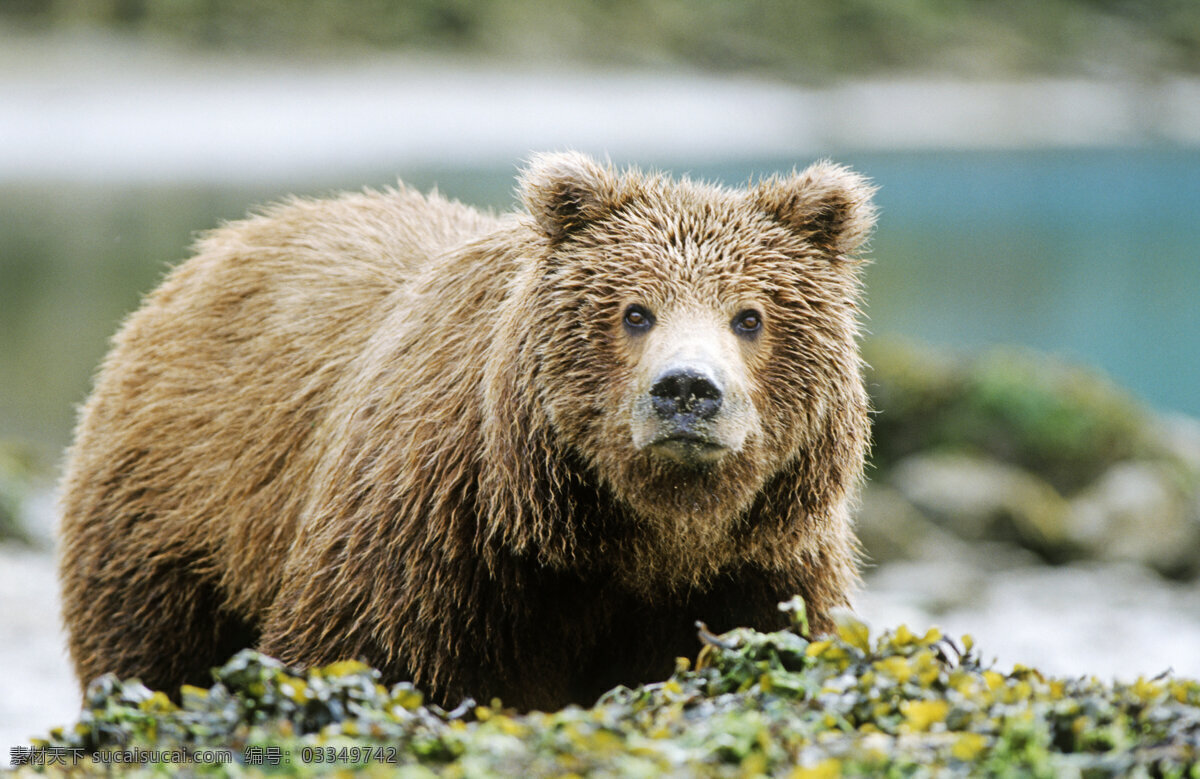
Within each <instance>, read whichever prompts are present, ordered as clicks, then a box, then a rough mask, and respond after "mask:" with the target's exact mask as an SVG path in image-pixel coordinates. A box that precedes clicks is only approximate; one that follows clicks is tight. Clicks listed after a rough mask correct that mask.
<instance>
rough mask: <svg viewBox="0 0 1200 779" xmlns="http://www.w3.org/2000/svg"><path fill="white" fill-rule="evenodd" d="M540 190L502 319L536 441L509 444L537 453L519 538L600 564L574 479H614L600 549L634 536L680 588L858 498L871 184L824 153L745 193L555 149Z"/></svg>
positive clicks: (541, 160) (653, 576)
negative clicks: (580, 521)
mask: <svg viewBox="0 0 1200 779" xmlns="http://www.w3.org/2000/svg"><path fill="white" fill-rule="evenodd" d="M520 192H521V196H522V197H523V199H524V201H525V204H526V206H527V207H528V209H529V212H530V216H531V217H532V221H531V222H529V223H527V224H526V226H525V227H526V229H529V230H531V231H532V232H533V233H534V239H533V241H532V242H531V243H530V247H531V248H530V249H528V250H527V251H529V253H530V254H531V255H532V256H530V257H529V262H528V265H527V267H526V268H525V273H524V275H523V276H522V277H521V278H520V279H519V280H518V281H517V283H516V286H515V288H514V290H513V292H512V293H511V294H510V301H511V302H513V305H512V306H510V308H509V309H508V310H507V311H506V316H505V317H504V318H503V322H502V325H501V328H500V331H501V333H502V334H501V335H500V336H499V338H500V339H501V340H502V341H503V342H504V343H506V344H514V347H513V348H514V352H513V356H512V359H509V360H500V361H498V362H497V364H496V366H495V368H494V369H493V373H494V377H493V378H494V380H493V381H492V382H491V383H490V386H491V387H493V388H495V387H502V386H508V387H509V388H510V389H509V390H508V392H505V391H503V390H494V389H493V390H489V400H490V402H491V403H492V404H493V407H494V409H495V412H496V413H494V414H492V418H494V419H495V418H501V419H504V420H506V422H505V423H504V424H507V425H511V427H509V429H508V431H507V432H508V434H509V435H510V436H518V437H519V436H525V437H527V439H526V440H524V441H521V442H517V443H515V444H514V442H509V443H508V444H507V445H506V447H504V448H501V449H500V451H506V452H510V453H511V452H513V451H514V449H513V448H512V447H513V446H514V445H516V446H517V448H516V450H515V451H516V452H523V453H526V454H528V456H529V458H530V462H525V463H513V464H512V465H511V467H510V470H511V473H509V474H508V479H507V480H508V481H510V484H509V492H510V493H512V491H513V490H516V491H517V492H522V491H527V493H526V494H525V495H523V496H521V495H516V496H514V497H513V500H514V501H515V502H517V503H524V505H525V509H524V513H525V515H526V519H527V520H528V522H527V526H528V528H529V529H532V531H533V532H531V533H528V534H525V535H521V534H520V533H517V532H515V531H514V530H513V528H505V529H504V532H505V535H506V536H509V537H511V538H512V539H513V540H515V541H516V542H517V544H518V545H520V544H521V543H522V542H526V543H529V544H530V545H531V548H533V549H537V550H538V552H539V553H540V554H542V555H543V556H544V557H545V558H546V559H547V560H548V561H551V562H553V561H554V560H555V559H556V558H558V557H560V556H562V557H570V558H577V557H579V556H580V554H583V553H585V552H586V551H588V550H583V552H581V550H580V549H579V548H578V542H579V539H580V538H581V537H584V536H588V535H589V534H590V532H591V531H590V530H589V528H580V527H576V526H575V525H573V524H572V520H571V518H570V517H567V516H563V512H564V511H567V512H569V511H570V504H571V502H572V500H584V499H585V498H582V497H580V495H582V493H581V492H580V491H579V490H576V489H573V488H572V486H571V484H572V481H574V482H589V481H595V482H596V483H597V484H598V485H599V488H600V491H601V493H603V494H602V495H601V496H600V497H599V498H598V499H599V500H606V499H611V501H612V502H613V504H614V506H615V507H616V508H615V509H614V510H613V511H612V512H610V514H612V515H613V516H612V517H610V518H609V521H608V523H607V525H606V527H605V529H604V531H603V535H602V537H601V538H600V542H601V543H604V544H608V545H609V546H610V547H618V546H620V545H621V543H620V542H618V541H617V540H616V539H617V538H624V539H626V542H627V545H628V549H624V550H620V551H618V550H616V549H610V550H609V553H610V554H612V553H614V552H616V553H617V554H618V555H620V557H621V559H623V560H626V562H627V564H628V565H629V566H631V568H630V570H636V571H637V573H636V574H631V576H634V577H635V578H637V579H638V582H639V583H641V582H654V585H651V586H659V585H661V584H663V583H668V584H669V583H671V582H672V581H677V582H683V581H691V580H695V579H697V578H700V577H703V576H704V575H706V573H712V572H715V571H716V570H718V569H719V568H720V567H721V566H723V565H725V564H727V563H728V562H729V561H730V560H732V559H734V558H736V557H737V556H738V553H737V551H736V550H737V548H738V547H739V545H742V546H745V547H746V548H750V547H752V546H754V539H753V538H752V536H754V535H755V533H758V534H759V535H763V533H764V532H766V534H767V535H768V536H769V535H770V528H768V527H766V526H775V525H781V524H784V525H786V524H788V523H791V524H795V523H796V522H803V521H805V518H804V516H802V515H804V514H805V513H809V514H811V513H813V512H819V510H820V509H821V506H819V505H816V503H818V502H820V501H826V500H833V501H837V500H840V499H842V498H843V497H844V495H845V493H846V490H847V489H848V488H849V486H850V485H851V484H852V483H853V481H854V480H855V479H856V478H857V477H858V474H859V473H860V472H861V465H862V457H863V450H864V447H865V442H866V427H867V421H866V408H867V403H866V399H865V394H864V392H863V389H862V379H861V369H860V361H859V356H858V348H857V340H856V339H857V335H858V323H857V322H858V300H859V297H860V280H859V273H860V266H861V263H860V262H859V261H857V260H856V259H854V254H855V252H856V251H857V250H858V249H859V248H860V247H861V245H862V243H863V241H864V240H865V238H866V236H867V235H868V233H869V231H870V229H871V227H872V225H873V222H874V210H873V208H872V206H871V202H870V197H871V193H872V188H871V187H870V186H869V185H868V184H867V182H866V181H865V180H864V179H863V178H862V177H860V176H858V175H857V174H855V173H852V172H851V171H849V170H847V169H846V168H843V167H839V166H836V165H833V164H829V163H818V164H816V165H813V166H811V167H809V168H808V169H806V170H804V171H803V172H800V173H795V174H793V175H791V176H788V177H784V178H771V179H768V180H765V181H762V182H760V183H758V184H757V185H755V186H752V187H751V188H750V189H748V190H731V189H727V188H723V187H717V186H712V185H707V184H702V183H698V182H694V181H690V180H687V179H684V180H679V181H674V180H670V179H668V178H666V177H664V176H660V175H648V174H644V173H642V172H640V171H637V170H627V171H625V172H623V173H618V172H616V171H614V170H613V169H612V168H611V167H608V166H603V165H600V164H598V163H596V162H595V161H593V160H591V159H590V158H588V157H586V156H583V155H580V154H576V153H561V154H548V155H542V156H538V157H536V158H535V159H534V160H533V161H532V163H531V164H530V166H529V168H528V169H527V170H526V171H525V173H524V175H523V177H522V181H521V189H520ZM496 371H503V372H506V373H507V374H509V377H505V376H500V375H495V372H496ZM510 377H519V378H517V379H516V380H515V381H507V382H506V378H510ZM522 388H523V389H524V390H525V392H526V396H525V397H518V396H517V394H518V393H520V392H521V390H522ZM505 407H508V408H515V409H518V411H517V412H516V413H515V414H513V413H506V408H505ZM503 434H504V432H503V431H499V430H493V431H492V432H491V435H493V436H496V435H503ZM510 456H511V455H510ZM561 463H569V464H570V467H568V468H565V469H564V468H562V467H559V464H561ZM513 481H520V482H524V483H525V486H519V485H517V484H514V483H512V482H513ZM817 482H819V483H817ZM538 489H541V490H543V491H545V490H547V489H549V490H550V491H551V492H555V491H556V492H555V494H554V495H552V496H547V495H545V494H543V495H540V496H538V495H535V494H533V491H535V490H538ZM806 502H807V503H806ZM783 504H786V505H783ZM793 504H795V505H794V506H793ZM781 512H782V513H784V514H787V515H788V516H786V517H785V516H780V513H781ZM591 521H595V519H594V517H593V519H592V520H591ZM622 523H624V526H622ZM518 524H520V523H518ZM757 525H762V526H763V527H757ZM592 530H594V529H592ZM766 542H767V543H769V540H767V541H766ZM595 545H596V540H595V539H593V541H592V542H591V544H590V545H589V549H590V548H594V547H595ZM556 550H557V551H556Z"/></svg>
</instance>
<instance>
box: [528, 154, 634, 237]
mask: <svg viewBox="0 0 1200 779" xmlns="http://www.w3.org/2000/svg"><path fill="white" fill-rule="evenodd" d="M518 191H519V192H520V194H521V199H522V200H524V201H525V206H526V207H527V208H528V209H529V213H530V214H532V215H533V218H534V219H535V220H536V221H537V225H538V228H539V229H540V230H541V231H542V233H543V234H545V236H546V237H547V238H549V239H550V240H551V241H559V240H562V239H563V238H564V237H566V236H567V235H568V234H570V233H571V232H573V231H575V230H578V229H579V228H580V227H583V226H584V225H586V224H588V223H589V222H592V221H595V220H596V219H599V218H600V217H602V216H604V215H605V214H606V213H609V212H610V211H612V210H613V209H615V208H617V207H618V206H619V205H620V203H621V198H620V194H619V192H620V186H619V181H618V179H617V176H616V174H615V173H614V172H613V170H612V168H611V167H603V166H601V165H600V164H598V163H597V162H596V161H595V160H593V159H592V158H591V157H588V156H587V155H585V154H580V153H578V152H559V153H554V154H538V155H536V156H534V157H533V158H532V159H531V160H530V162H529V166H528V167H527V168H525V171H524V172H523V173H522V174H521V178H520V185H519V187H518Z"/></svg>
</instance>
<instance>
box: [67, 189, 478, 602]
mask: <svg viewBox="0 0 1200 779" xmlns="http://www.w3.org/2000/svg"><path fill="white" fill-rule="evenodd" d="M499 223H500V222H499V220H497V219H495V218H493V217H491V216H488V215H485V214H482V213H480V212H478V211H476V210H474V209H471V208H469V207H466V206H463V205H461V204H458V203H452V202H449V201H447V200H445V199H443V198H440V197H438V196H437V195H431V196H429V197H425V196H423V195H421V194H419V193H416V192H414V191H412V190H404V189H402V190H395V191H392V190H389V191H387V192H383V193H373V192H367V193H362V194H349V195H343V196H340V197H338V198H335V199H330V200H294V201H290V202H287V203H283V204H280V205H276V206H273V207H271V208H269V209H267V210H266V211H264V212H263V213H262V214H260V215H258V216H254V217H251V218H248V219H245V220H241V221H238V222H233V223H230V224H227V225H225V226H222V227H220V228H218V229H216V230H214V231H212V232H210V233H209V234H207V235H206V236H205V237H203V238H202V239H201V240H200V241H199V242H198V243H197V245H196V254H195V256H194V257H192V259H190V260H188V261H187V262H185V263H183V264H182V265H180V266H178V267H177V268H175V269H174V270H173V271H172V272H171V273H170V274H168V276H167V277H166V279H165V280H164V282H163V284H162V285H161V286H160V287H159V288H158V289H157V290H155V291H154V292H153V293H151V294H150V295H148V296H147V298H146V299H145V301H144V302H143V304H142V306H141V308H140V309H139V310H138V311H136V312H135V313H133V314H132V315H131V316H130V317H129V318H128V319H127V320H126V322H125V323H124V325H123V326H122V328H121V330H120V331H119V332H118V333H117V335H116V336H115V338H114V346H113V349H112V351H111V352H110V353H109V355H108V357H107V358H106V359H105V361H104V364H103V365H102V367H101V370H100V372H99V374H98V376H97V378H96V383H95V388H94V391H93V393H92V396H91V398H90V399H89V401H88V403H87V405H86V406H85V407H84V410H83V414H82V415H81V418H80V423H79V426H78V429H77V431H76V442H75V444H74V446H73V447H72V450H71V453H70V456H69V457H68V469H67V473H66V474H65V478H64V485H63V486H64V489H63V509H64V511H63V523H64V527H65V528H66V530H67V532H66V533H65V534H64V535H65V537H67V538H68V539H70V540H69V542H68V547H69V549H68V558H70V559H72V560H74V557H75V556H76V555H81V556H84V557H87V556H88V555H90V554H93V552H92V551H91V550H99V549H103V548H104V546H105V544H103V543H101V542H100V537H101V536H110V537H112V536H117V537H119V536H121V535H123V534H126V533H128V532H130V531H134V532H137V533H139V534H153V535H155V536H156V537H157V539H158V542H159V545H160V546H161V547H162V548H165V549H169V550H171V554H174V555H177V556H178V562H179V563H180V564H181V565H187V566H195V567H201V568H205V567H208V566H210V565H211V563H210V562H208V560H209V559H210V555H213V554H216V550H222V551H221V552H220V553H219V555H218V557H219V558H220V560H221V563H220V565H219V566H215V567H217V568H218V569H219V570H217V571H214V573H217V574H218V575H219V576H220V578H221V579H222V583H223V585H224V587H225V590H226V592H227V593H228V594H229V596H230V597H231V598H232V601H233V602H232V603H230V605H231V606H235V607H241V608H246V609H248V610H259V609H262V608H265V605H266V604H267V603H268V602H269V601H270V599H271V598H272V597H273V593H274V590H275V588H276V586H277V582H278V579H279V570H278V568H279V561H281V560H283V559H284V558H285V556H286V550H287V548H288V546H289V545H290V543H291V539H292V537H293V535H294V530H295V524H296V522H297V519H298V515H299V512H300V510H301V508H302V502H303V497H304V495H303V490H302V489H300V488H298V485H301V484H304V483H307V482H308V481H309V480H311V479H312V478H313V473H314V469H315V468H316V467H317V461H318V459H319V457H320V454H321V452H320V447H319V446H318V445H317V443H316V442H314V441H313V440H312V436H311V433H312V431H313V430H315V429H316V428H317V427H318V426H319V423H320V420H321V418H322V414H323V413H324V411H325V410H326V409H327V408H328V407H329V405H330V403H331V400H330V398H331V394H332V393H333V392H334V388H335V387H336V386H337V384H338V382H339V381H341V380H342V379H343V377H344V376H345V374H346V373H347V371H348V366H349V364H350V362H351V361H352V360H353V359H354V357H355V355H357V354H360V353H361V352H362V351H363V349H364V348H365V346H366V344H367V342H368V341H369V340H370V338H371V336H372V334H373V333H374V332H375V331H376V330H377V329H378V328H379V327H380V326H381V325H382V324H383V322H384V321H385V320H386V318H387V317H388V316H389V313H390V312H391V311H392V309H394V308H395V306H396V305H397V303H396V301H397V299H398V298H397V296H398V295H399V296H402V295H403V288H404V287H405V285H406V283H407V282H408V281H410V280H411V279H412V278H413V277H414V276H416V275H418V274H419V273H420V271H421V270H422V269H426V270H429V271H431V272H434V273H436V268H435V267H432V266H433V265H435V264H437V263H438V261H439V260H440V259H442V258H444V257H446V256H448V255H451V254H452V253H453V250H454V248H455V247H457V246H459V245H461V244H463V243H465V242H468V241H470V240H471V239H473V238H476V237H478V236H479V235H481V234H485V233H487V232H489V231H492V230H494V229H495V228H496V226H497V225H498V224H499ZM280 483H283V484H287V483H291V484H294V485H297V488H296V489H280V488H279V486H278V485H279V484H280ZM197 516H201V517H206V518H207V519H206V521H205V523H204V524H203V525H202V526H199V527H198V526H197V522H196V521H195V519H194V518H195V517H197ZM97 563H98V564H99V563H100V561H97ZM129 563H130V564H131V565H133V564H135V563H134V561H129ZM104 564H105V565H108V566H121V565H122V563H121V561H111V562H108V563H104ZM73 565H78V561H74V562H73ZM84 567H86V566H84ZM247 571H255V572H256V575H255V576H247V575H246V572H247ZM239 572H240V573H239Z"/></svg>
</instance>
